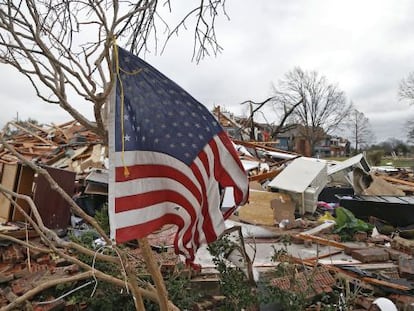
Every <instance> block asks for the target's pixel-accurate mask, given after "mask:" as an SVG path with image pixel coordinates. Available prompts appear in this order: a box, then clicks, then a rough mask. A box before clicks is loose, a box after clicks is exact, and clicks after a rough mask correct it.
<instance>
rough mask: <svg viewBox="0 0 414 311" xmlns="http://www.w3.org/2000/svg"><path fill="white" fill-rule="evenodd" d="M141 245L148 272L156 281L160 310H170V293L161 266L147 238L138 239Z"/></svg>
mask: <svg viewBox="0 0 414 311" xmlns="http://www.w3.org/2000/svg"><path fill="white" fill-rule="evenodd" d="M138 243H139V247H140V249H141V250H142V255H143V257H144V260H145V262H146V264H147V269H148V272H149V273H150V274H151V277H152V279H153V281H154V283H155V287H156V290H157V293H158V298H159V304H160V310H161V311H168V310H169V309H168V293H167V290H166V288H165V283H164V279H163V278H162V275H161V271H160V269H159V266H158V265H157V264H156V259H155V257H154V255H153V254H152V250H151V246H150V244H149V242H148V239H147V238H141V239H138Z"/></svg>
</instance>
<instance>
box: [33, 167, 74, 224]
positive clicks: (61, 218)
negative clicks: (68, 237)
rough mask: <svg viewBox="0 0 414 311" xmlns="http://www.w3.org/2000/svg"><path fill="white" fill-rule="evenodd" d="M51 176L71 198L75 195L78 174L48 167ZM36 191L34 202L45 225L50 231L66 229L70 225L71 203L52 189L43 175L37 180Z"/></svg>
mask: <svg viewBox="0 0 414 311" xmlns="http://www.w3.org/2000/svg"><path fill="white" fill-rule="evenodd" d="M46 170H47V171H48V173H49V174H50V176H51V177H52V178H53V179H54V180H55V181H56V183H57V184H58V185H59V186H60V187H61V188H62V189H63V190H64V191H65V192H66V193H67V194H68V195H70V196H73V195H74V190H75V177H76V174H75V173H74V172H71V171H67V170H61V169H57V168H54V167H46ZM35 183H36V189H35V191H34V194H33V197H34V198H33V200H34V202H35V204H36V207H37V209H38V210H39V214H40V217H41V218H42V220H43V223H44V225H45V226H46V227H48V228H49V229H66V228H67V227H68V226H69V225H70V206H69V203H68V202H66V200H65V199H64V198H63V197H62V196H61V195H60V194H59V193H58V192H56V191H54V190H53V189H52V188H51V185H50V184H49V182H48V181H47V180H46V178H44V177H43V176H42V175H39V176H38V177H37V179H36V180H35Z"/></svg>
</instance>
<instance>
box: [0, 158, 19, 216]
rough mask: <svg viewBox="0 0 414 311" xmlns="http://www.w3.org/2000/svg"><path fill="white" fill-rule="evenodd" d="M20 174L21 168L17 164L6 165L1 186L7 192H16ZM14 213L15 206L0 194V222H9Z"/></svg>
mask: <svg viewBox="0 0 414 311" xmlns="http://www.w3.org/2000/svg"><path fill="white" fill-rule="evenodd" d="M18 172H19V166H18V165H17V164H4V165H3V173H2V175H1V182H0V183H1V185H2V186H3V187H4V188H6V189H7V190H10V191H14V190H15V186H16V182H17V178H18ZM12 212H13V206H12V204H11V202H10V201H9V199H7V197H6V196H5V195H4V194H3V193H0V222H7V221H9V220H10V216H11V215H12Z"/></svg>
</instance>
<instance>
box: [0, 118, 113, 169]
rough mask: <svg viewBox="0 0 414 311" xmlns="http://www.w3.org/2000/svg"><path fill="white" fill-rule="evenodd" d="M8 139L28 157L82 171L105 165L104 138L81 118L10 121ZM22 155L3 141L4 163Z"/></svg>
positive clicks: (0, 149)
mask: <svg viewBox="0 0 414 311" xmlns="http://www.w3.org/2000/svg"><path fill="white" fill-rule="evenodd" d="M6 137H7V139H6V141H7V143H8V144H9V145H11V146H12V147H13V148H15V150H16V151H17V152H18V153H20V154H21V155H23V156H24V157H25V158H26V159H27V160H30V161H33V162H36V163H38V164H41V165H47V166H52V167H56V168H61V169H65V170H70V171H73V172H76V173H77V174H81V173H84V172H87V171H89V170H90V169H91V168H104V166H105V164H104V163H105V158H106V155H107V148H106V147H105V146H104V145H103V141H102V139H101V138H100V137H99V136H98V135H97V134H95V133H93V132H92V131H90V130H88V129H86V128H85V127H84V126H82V125H81V124H79V123H78V122H77V121H70V122H66V123H63V124H60V125H55V124H52V125H43V126H38V125H35V124H32V123H30V122H25V123H23V124H17V123H14V122H10V123H9V124H8V133H6ZM17 162H18V158H17V157H16V156H15V155H14V154H12V152H11V151H10V150H8V149H7V148H6V147H5V146H3V145H1V144H0V163H2V164H14V163H17Z"/></svg>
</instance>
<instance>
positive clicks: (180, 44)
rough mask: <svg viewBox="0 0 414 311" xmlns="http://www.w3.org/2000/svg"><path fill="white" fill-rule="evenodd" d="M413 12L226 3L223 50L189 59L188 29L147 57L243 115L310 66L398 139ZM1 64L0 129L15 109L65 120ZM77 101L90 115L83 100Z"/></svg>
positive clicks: (394, 6)
mask: <svg viewBox="0 0 414 311" xmlns="http://www.w3.org/2000/svg"><path fill="white" fill-rule="evenodd" d="M184 6H185V5H184V4H180V7H179V8H177V10H176V11H174V8H173V13H174V12H178V13H180V12H183V10H184ZM413 11H414V2H413V1H410V0H399V1H387V0H383V1H375V0H364V1H358V0H348V1H328V0H314V1H306V0H299V1H282V0H275V1H266V0H260V1H256V2H254V3H252V2H247V1H232V2H229V1H228V2H227V12H228V14H229V16H230V21H228V20H226V19H225V18H221V19H219V23H218V25H217V29H216V31H217V35H218V40H219V43H220V44H221V46H222V47H223V53H221V54H219V55H217V56H211V57H208V58H205V59H204V60H202V61H201V62H200V63H199V64H196V63H195V62H191V56H192V44H193V42H192V39H193V35H192V33H191V32H183V31H181V32H180V34H179V36H178V38H176V39H174V40H173V41H171V42H170V44H169V45H168V46H167V49H166V50H165V52H164V53H163V54H162V55H159V54H158V55H155V53H152V54H148V55H145V59H146V60H147V61H148V62H150V63H151V64H152V65H153V66H155V67H156V68H158V69H159V70H160V71H162V72H163V73H164V74H166V75H167V76H168V77H170V78H171V79H173V80H174V81H176V82H177V83H178V84H179V85H181V86H182V87H183V88H184V89H186V90H187V91H188V92H189V93H190V94H192V95H193V96H194V97H195V98H196V99H198V100H199V101H200V102H202V103H203V104H204V105H206V106H207V107H209V108H211V107H212V106H213V105H221V106H223V107H226V108H227V109H229V110H232V111H233V112H235V113H246V107H244V106H240V103H241V102H243V101H245V100H248V99H251V100H255V101H261V100H264V99H265V98H267V97H268V96H269V95H270V94H271V84H272V83H277V81H278V80H279V79H281V78H283V76H284V74H285V73H286V72H288V71H289V70H292V69H293V68H294V67H295V66H300V67H302V68H303V69H304V70H316V71H318V72H319V73H320V74H321V75H325V76H326V77H327V79H328V81H330V82H332V83H337V84H338V86H339V87H340V88H341V89H342V90H343V91H344V92H345V93H346V95H347V97H348V99H349V100H352V101H353V102H354V103H355V105H356V107H357V109H359V110H360V111H362V112H364V113H365V114H366V116H367V117H368V118H369V119H370V122H371V124H372V127H373V130H374V132H375V133H376V136H377V139H378V140H383V139H387V138H388V137H396V138H399V139H402V138H405V133H404V124H405V121H406V119H407V118H408V117H413V111H412V110H413V107H409V106H408V105H407V104H405V103H400V102H398V98H397V91H398V83H399V81H400V80H401V79H402V78H403V77H405V76H406V75H407V74H408V73H409V72H410V71H412V70H414V58H413V57H412V55H414V33H413V32H412V29H413V28H414V19H412V16H411V15H412V14H411V12H413ZM1 68H2V69H1V70H2V71H1V72H2V83H1V84H0V102H1V103H2V108H3V107H10V108H7V109H6V110H5V111H4V112H3V113H2V114H0V125H1V124H2V123H4V122H5V121H7V120H10V119H12V118H14V117H15V115H16V112H17V111H19V115H21V117H22V118H27V117H32V118H36V119H39V120H40V121H42V122H52V121H54V122H56V123H59V122H60V120H62V122H64V121H66V120H67V119H70V117H69V116H68V115H67V113H66V112H62V111H59V109H57V108H56V107H50V106H49V105H46V104H43V103H41V102H40V100H38V99H36V97H35V96H34V92H33V91H31V89H30V85H28V84H27V83H26V82H23V80H24V79H23V78H21V77H19V76H18V75H17V74H13V75H12V76H10V69H9V68H6V67H5V66H2V67H1ZM10 77H12V78H10ZM77 104H78V105H79V107H81V108H80V109H81V111H84V113H85V114H86V115H87V116H88V117H91V116H92V114H91V113H90V111H89V110H88V109H89V108H90V107H89V106H87V107H88V109H87V108H83V107H82V103H77ZM268 117H269V118H271V117H272V115H271V113H270V112H269V113H268ZM391 124H392V126H391Z"/></svg>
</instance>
